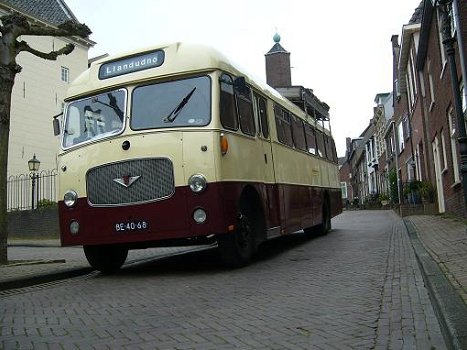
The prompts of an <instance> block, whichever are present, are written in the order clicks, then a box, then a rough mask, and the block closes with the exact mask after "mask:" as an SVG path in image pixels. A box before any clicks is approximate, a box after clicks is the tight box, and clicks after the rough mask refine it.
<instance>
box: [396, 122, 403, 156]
mask: <svg viewBox="0 0 467 350" xmlns="http://www.w3.org/2000/svg"><path fill="white" fill-rule="evenodd" d="M397 140H398V142H399V152H402V151H403V150H404V126H403V125H402V122H400V123H399V125H397Z"/></svg>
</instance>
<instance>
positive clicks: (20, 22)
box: [0, 13, 92, 38]
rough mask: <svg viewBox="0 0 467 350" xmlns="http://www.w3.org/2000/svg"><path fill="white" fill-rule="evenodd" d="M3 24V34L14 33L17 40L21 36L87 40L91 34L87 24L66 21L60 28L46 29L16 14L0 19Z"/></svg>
mask: <svg viewBox="0 0 467 350" xmlns="http://www.w3.org/2000/svg"><path fill="white" fill-rule="evenodd" d="M0 20H1V22H2V24H3V26H2V27H0V28H1V29H2V33H3V34H4V33H13V34H14V35H15V38H17V37H18V36H20V35H37V36H65V37H70V36H73V35H75V36H78V37H80V38H86V37H87V36H89V34H91V33H92V32H91V30H90V29H89V28H88V26H87V25H86V24H81V23H77V22H75V21H72V20H70V21H66V22H64V23H62V24H60V25H59V26H58V28H53V27H45V26H43V25H38V24H30V23H29V22H28V20H27V18H26V17H24V16H23V15H20V14H17V13H14V14H11V15H6V16H2V17H0Z"/></svg>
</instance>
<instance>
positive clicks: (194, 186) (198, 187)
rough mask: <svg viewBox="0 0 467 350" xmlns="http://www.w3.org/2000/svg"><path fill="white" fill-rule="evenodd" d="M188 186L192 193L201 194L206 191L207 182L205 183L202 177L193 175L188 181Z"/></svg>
mask: <svg viewBox="0 0 467 350" xmlns="http://www.w3.org/2000/svg"><path fill="white" fill-rule="evenodd" d="M188 185H189V186H190V189H191V191H192V192H194V193H201V192H203V191H204V190H205V189H206V187H207V185H208V182H207V181H206V178H205V177H204V175H202V174H194V175H191V176H190V178H189V179H188Z"/></svg>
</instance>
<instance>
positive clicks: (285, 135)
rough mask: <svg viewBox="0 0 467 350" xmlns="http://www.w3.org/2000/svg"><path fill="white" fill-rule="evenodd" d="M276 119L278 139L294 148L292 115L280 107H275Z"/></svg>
mask: <svg viewBox="0 0 467 350" xmlns="http://www.w3.org/2000/svg"><path fill="white" fill-rule="evenodd" d="M274 114H275V117H276V118H275V119H276V129H277V139H278V140H279V142H280V143H283V144H285V145H287V146H289V147H293V140H292V129H291V125H290V115H289V113H288V112H285V111H283V110H282V108H280V107H279V106H278V105H276V106H275V107H274Z"/></svg>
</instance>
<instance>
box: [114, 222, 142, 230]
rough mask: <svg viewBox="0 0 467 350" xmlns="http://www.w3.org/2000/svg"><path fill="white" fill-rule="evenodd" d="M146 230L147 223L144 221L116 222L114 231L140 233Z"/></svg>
mask: <svg viewBox="0 0 467 350" xmlns="http://www.w3.org/2000/svg"><path fill="white" fill-rule="evenodd" d="M148 228H149V223H148V222H147V221H146V220H138V221H125V222H117V223H116V224H115V231H117V232H125V231H142V230H147V229H148Z"/></svg>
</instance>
